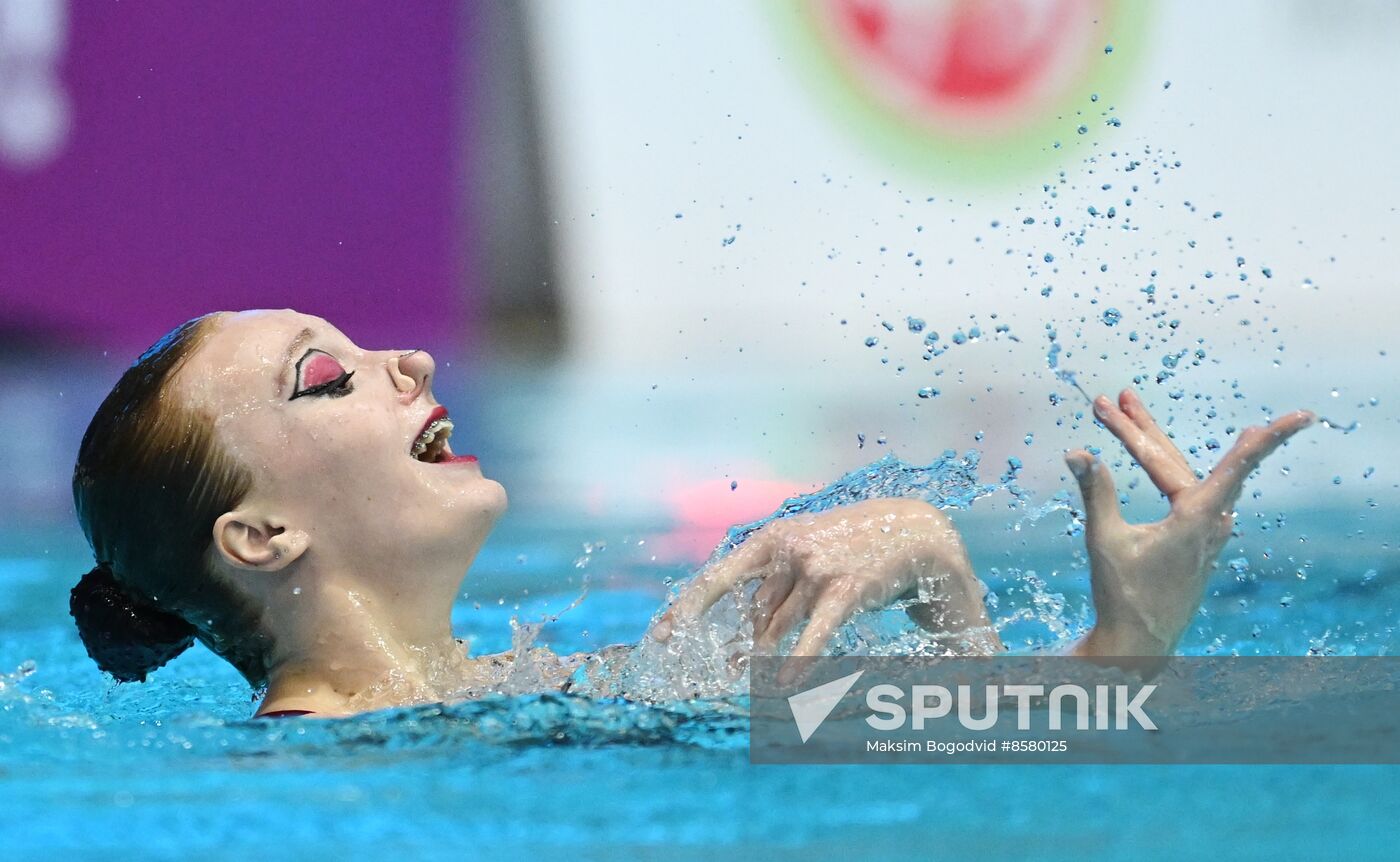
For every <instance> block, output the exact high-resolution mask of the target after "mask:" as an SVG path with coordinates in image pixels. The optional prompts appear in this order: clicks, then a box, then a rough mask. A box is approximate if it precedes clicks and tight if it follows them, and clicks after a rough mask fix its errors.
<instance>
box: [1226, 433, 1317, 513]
mask: <svg viewBox="0 0 1400 862" xmlns="http://www.w3.org/2000/svg"><path fill="white" fill-rule="evenodd" d="M1316 420H1317V417H1316V416H1315V415H1313V414H1312V413H1311V412H1309V411H1307V410H1295V411H1294V412H1292V413H1288V414H1286V415H1284V416H1280V417H1279V418H1277V419H1275V420H1274V421H1273V422H1271V423H1269V425H1268V427H1260V426H1257V425H1254V426H1251V427H1249V428H1246V429H1244V430H1243V431H1241V432H1240V439H1239V440H1237V441H1235V445H1234V446H1232V447H1230V451H1229V452H1226V453H1225V457H1224V458H1221V459H1220V463H1219V464H1217V465H1216V467H1215V469H1214V470H1212V471H1211V472H1210V477H1209V478H1207V479H1206V481H1205V487H1206V490H1207V493H1208V495H1209V496H1208V498H1207V499H1209V500H1210V501H1211V504H1212V506H1213V507H1218V508H1220V509H1221V510H1224V509H1226V508H1230V507H1233V506H1234V505H1235V501H1236V500H1238V499H1239V497H1240V492H1241V491H1243V490H1244V482H1245V480H1246V479H1248V478H1249V474H1251V473H1253V472H1254V471H1255V470H1256V469H1257V468H1258V467H1259V465H1260V464H1261V463H1262V462H1263V460H1264V459H1265V458H1267V457H1269V455H1271V454H1272V453H1273V451H1274V450H1275V449H1277V448H1278V447H1280V446H1282V445H1283V444H1284V443H1286V442H1287V441H1288V438H1290V437H1292V436H1293V435H1294V434H1297V433H1298V432H1299V431H1302V430H1303V429H1304V428H1306V427H1308V426H1309V425H1311V424H1313V422H1315V421H1316Z"/></svg>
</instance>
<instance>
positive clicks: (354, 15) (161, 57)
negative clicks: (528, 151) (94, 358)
mask: <svg viewBox="0 0 1400 862" xmlns="http://www.w3.org/2000/svg"><path fill="white" fill-rule="evenodd" d="M473 16H474V12H473V7H472V5H471V4H466V5H464V4H460V3H455V2H449V0H427V2H414V3H381V2H365V0H356V2H344V3H342V2H335V3H283V2H276V0H250V2H238V3H185V2H178V0H151V2H134V3H117V2H102V0H97V1H96V2H69V0H0V249H3V251H0V291H3V293H0V296H3V299H0V337H3V338H5V339H6V340H11V341H39V340H48V339H57V340H59V341H61V342H69V343H74V342H77V343H86V344H90V345H95V346H101V347H110V348H114V349H118V350H123V351H126V352H131V351H133V350H139V349H141V348H143V347H144V346H145V345H147V344H149V343H151V342H152V341H153V340H154V339H155V338H156V337H157V336H158V335H160V334H161V333H162V332H163V331H164V330H165V329H168V328H169V327H170V326H172V325H174V324H175V323H177V322H179V321H181V320H184V319H187V318H189V317H193V316H195V315H197V314H202V313H204V312H206V311H210V310H214V309H220V308H248V307H266V306H270V307H283V306H296V307H297V308H299V309H302V310H304V311H308V312H313V313H316V314H320V315H324V316H326V317H329V318H333V319H335V320H337V321H339V322H340V323H341V325H342V326H343V327H344V328H345V330H346V331H347V332H351V333H358V334H359V335H360V336H362V337H364V338H369V337H371V336H373V337H375V338H382V339H385V341H384V342H381V343H392V344H402V345H409V344H417V343H420V340H421V339H424V338H433V337H451V338H454V339H456V338H461V337H462V336H463V335H464V333H465V332H466V329H465V327H466V326H467V325H468V324H469V321H470V320H471V318H472V310H473V297H474V296H475V295H476V294H477V291H476V290H475V289H474V288H475V275H474V273H475V272H476V271H477V270H476V268H475V267H472V266H469V265H468V258H467V254H468V252H469V249H470V242H469V237H470V235H471V226H470V224H469V222H468V221H466V210H465V207H464V206H463V189H464V173H463V172H464V168H465V166H466V165H467V163H468V156H469V153H467V152H465V151H464V149H463V146H462V135H461V128H460V123H461V118H462V117H463V116H464V112H465V107H464V106H466V105H469V104H470V103H471V100H472V93H471V92H470V90H469V88H468V86H467V85H468V77H467V76H466V75H465V74H464V68H465V67H464V58H465V56H466V52H465V47H464V46H465V44H466V43H468V42H469V41H470V37H471V25H472V22H473V20H475V19H474V17H473Z"/></svg>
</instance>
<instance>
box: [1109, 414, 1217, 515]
mask: <svg viewBox="0 0 1400 862" xmlns="http://www.w3.org/2000/svg"><path fill="white" fill-rule="evenodd" d="M1144 411H1145V408H1144ZM1094 415H1095V416H1096V417H1098V419H1099V421H1100V422H1102V423H1103V424H1104V426H1105V427H1107V428H1108V430H1109V431H1111V432H1112V433H1113V436H1114V437H1117V438H1118V439H1119V440H1120V441H1121V442H1122V443H1123V447H1124V448H1125V449H1127V450H1128V454H1129V455H1132V456H1133V460H1134V461H1136V462H1138V463H1139V464H1141V465H1142V469H1144V470H1146V471H1147V476H1148V478H1150V479H1151V480H1152V484H1154V485H1156V486H1157V490H1159V491H1161V492H1162V493H1163V494H1166V495H1167V496H1168V497H1172V496H1175V495H1176V494H1178V493H1180V492H1181V491H1182V490H1183V489H1185V488H1188V487H1190V486H1191V485H1193V484H1195V482H1196V475H1195V474H1194V473H1192V472H1191V468H1190V467H1188V466H1187V465H1186V462H1185V459H1184V458H1181V457H1180V455H1181V453H1180V452H1178V451H1177V450H1176V447H1175V446H1173V445H1171V442H1170V441H1168V440H1167V438H1166V435H1165V434H1161V431H1160V429H1159V430H1158V432H1157V433H1158V434H1160V435H1161V437H1160V440H1159V439H1158V438H1157V437H1156V436H1155V435H1153V434H1151V433H1150V432H1149V431H1148V430H1147V429H1144V428H1143V427H1142V426H1140V425H1139V424H1138V423H1137V422H1135V421H1133V418H1132V417H1131V416H1129V415H1128V414H1127V413H1125V412H1123V409H1122V408H1121V407H1119V406H1118V405H1117V404H1114V403H1113V402H1112V401H1110V400H1109V399H1108V396H1106V395H1100V396H1099V397H1098V398H1095V399H1094ZM1149 418H1150V417H1149ZM1152 424H1153V425H1154V426H1155V425H1156V423H1155V422H1154V423H1152Z"/></svg>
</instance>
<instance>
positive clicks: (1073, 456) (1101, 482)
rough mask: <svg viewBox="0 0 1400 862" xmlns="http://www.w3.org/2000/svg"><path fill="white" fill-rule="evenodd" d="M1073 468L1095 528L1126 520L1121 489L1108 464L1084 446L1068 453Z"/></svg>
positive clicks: (1067, 460)
mask: <svg viewBox="0 0 1400 862" xmlns="http://www.w3.org/2000/svg"><path fill="white" fill-rule="evenodd" d="M1065 463H1066V464H1068V465H1069V471H1070V472H1071V473H1073V474H1074V478H1075V479H1077V480H1078V481H1079V493H1080V496H1082V497H1083V498H1084V516H1085V518H1086V519H1087V520H1088V525H1089V528H1090V529H1092V530H1099V529H1103V528H1104V527H1108V526H1111V525H1115V524H1121V523H1123V513H1122V512H1121V511H1119V509H1118V492H1117V491H1116V490H1115V489H1114V487H1113V477H1112V476H1110V475H1109V472H1108V467H1107V466H1106V465H1105V464H1104V463H1103V462H1102V461H1100V460H1099V459H1097V458H1095V457H1094V456H1093V455H1090V454H1089V453H1088V452H1087V451H1085V450H1083V449H1076V450H1074V451H1073V452H1068V453H1066V454H1065Z"/></svg>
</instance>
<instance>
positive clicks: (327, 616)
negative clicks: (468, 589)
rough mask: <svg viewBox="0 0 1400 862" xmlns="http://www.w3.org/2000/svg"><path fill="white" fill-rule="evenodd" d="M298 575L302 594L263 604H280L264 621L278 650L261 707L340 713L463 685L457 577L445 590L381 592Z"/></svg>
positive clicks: (465, 666)
mask: <svg viewBox="0 0 1400 862" xmlns="http://www.w3.org/2000/svg"><path fill="white" fill-rule="evenodd" d="M296 580H297V581H298V582H299V583H300V584H302V587H301V592H300V593H297V594H295V596H294V597H293V598H291V599H290V600H288V601H285V602H283V601H280V600H279V601H275V602H272V603H269V608H270V609H271V608H274V607H276V608H280V609H282V610H281V611H280V612H273V611H272V610H269V613H268V616H269V617H270V619H268V620H266V623H268V624H269V628H270V629H271V630H272V631H273V633H274V642H275V644H276V648H275V651H274V654H273V656H272V661H271V669H270V671H269V679H268V693H267V698H266V699H265V700H264V702H263V705H262V710H261V711H264V712H266V711H270V710H277V709H308V710H311V711H313V712H317V713H321V714H331V715H338V714H339V715H343V714H349V713H354V712H362V711H366V710H372V709H383V708H388V707H394V706H407V705H410V704H415V703H433V702H438V701H442V700H445V699H448V698H450V697H451V696H452V695H453V694H454V693H455V692H458V691H461V690H462V688H463V685H464V680H466V679H467V678H468V676H469V666H470V663H469V661H468V659H467V657H466V651H465V649H464V648H463V647H462V646H461V645H460V644H459V643H458V642H457V640H456V638H454V637H453V635H452V618H451V617H452V613H451V612H452V601H451V599H452V596H453V595H455V593H456V586H457V582H452V583H453V589H451V590H439V591H437V592H439V593H443V595H430V594H429V593H430V592H431V591H429V590H417V591H414V592H413V593H412V594H411V595H408V594H396V595H391V596H380V595H376V594H374V593H372V592H370V591H368V590H364V589H360V588H356V587H347V586H345V582H344V581H341V580H338V579H336V578H333V577H324V576H320V575H318V576H315V577H307V578H297V579H296ZM308 584H311V585H315V586H309V585H308ZM408 599H412V600H408Z"/></svg>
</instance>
